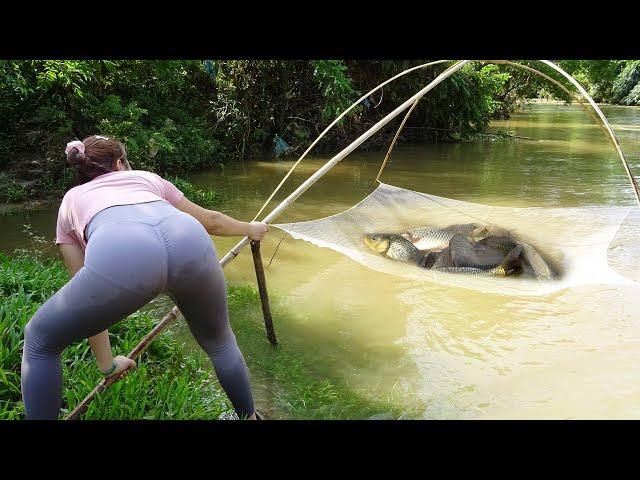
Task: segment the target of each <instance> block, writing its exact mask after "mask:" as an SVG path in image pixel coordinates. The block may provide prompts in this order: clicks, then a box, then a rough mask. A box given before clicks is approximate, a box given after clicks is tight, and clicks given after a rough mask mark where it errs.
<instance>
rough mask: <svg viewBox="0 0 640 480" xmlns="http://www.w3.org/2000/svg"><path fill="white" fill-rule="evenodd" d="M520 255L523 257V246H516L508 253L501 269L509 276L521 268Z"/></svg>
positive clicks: (501, 264)
mask: <svg viewBox="0 0 640 480" xmlns="http://www.w3.org/2000/svg"><path fill="white" fill-rule="evenodd" d="M520 255H522V245H516V246H515V247H513V248H512V249H511V251H510V252H509V253H507V256H506V257H504V260H503V261H502V263H500V265H499V267H500V268H503V269H504V271H505V272H506V274H507V275H511V274H512V273H514V272H516V271H517V270H519V269H520V268H521V265H520Z"/></svg>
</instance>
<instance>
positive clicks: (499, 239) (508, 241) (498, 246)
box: [477, 235, 518, 255]
mask: <svg viewBox="0 0 640 480" xmlns="http://www.w3.org/2000/svg"><path fill="white" fill-rule="evenodd" d="M477 243H478V245H484V246H487V247H490V248H493V249H494V250H497V251H498V252H500V253H502V254H503V255H506V254H507V253H509V252H510V251H511V250H512V249H513V248H515V246H516V245H517V244H518V242H516V241H515V240H514V239H513V238H511V237H508V236H503V235H500V236H498V235H491V236H488V237H485V238H483V239H481V240H478V242H477Z"/></svg>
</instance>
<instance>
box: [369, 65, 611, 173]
mask: <svg viewBox="0 0 640 480" xmlns="http://www.w3.org/2000/svg"><path fill="white" fill-rule="evenodd" d="M472 61H477V62H479V63H494V64H496V65H511V66H514V67H518V68H523V69H525V70H528V71H530V72H532V73H534V74H536V75H539V76H541V77H543V78H545V79H546V80H548V81H550V82H552V83H554V84H555V85H557V86H558V87H560V88H561V89H562V90H563V91H564V92H565V93H566V94H567V95H569V96H570V97H571V98H573V99H574V100H575V101H576V102H578V103H579V104H580V106H581V107H582V109H583V110H584V111H585V112H587V113H588V114H589V116H591V118H592V119H593V121H594V122H595V123H596V125H598V126H599V127H600V128H601V129H602V131H603V132H604V133H605V135H606V134H607V131H606V129H605V128H604V125H603V124H602V121H601V120H599V118H598V117H596V115H595V114H594V113H593V111H592V110H591V109H589V108H588V107H587V106H586V105H585V104H584V102H583V101H582V100H581V99H580V97H579V96H578V95H576V94H575V93H573V92H572V91H570V90H569V89H568V88H567V87H565V86H564V85H562V84H561V83H560V82H558V81H557V80H556V79H555V78H552V77H550V76H549V75H546V74H544V73H542V72H541V71H539V70H536V69H535V68H532V67H529V66H528V65H521V64H519V63H515V62H511V61H509V60H472ZM421 98H422V97H421ZM419 101H420V98H419V99H417V100H416V101H415V103H414V104H413V106H412V107H411V109H410V110H409V111H408V112H407V114H406V115H405V117H404V120H402V123H401V124H400V126H399V127H398V130H397V131H396V134H395V136H394V137H393V140H392V141H391V144H390V145H389V149H388V150H387V154H386V155H385V157H384V160H383V161H382V165H381V166H380V170H379V171H378V175H377V176H376V179H375V181H376V182H378V183H380V176H381V175H382V171H383V170H384V168H385V167H386V166H387V162H388V160H389V157H390V156H391V152H392V151H393V149H394V148H395V145H396V142H397V139H398V137H399V136H400V132H401V131H402V129H403V128H404V125H405V123H406V122H407V120H408V119H409V116H411V113H412V112H413V110H414V108H415V107H416V105H417V104H418V102H419Z"/></svg>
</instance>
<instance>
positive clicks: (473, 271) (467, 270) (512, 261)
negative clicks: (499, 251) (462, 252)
mask: <svg viewBox="0 0 640 480" xmlns="http://www.w3.org/2000/svg"><path fill="white" fill-rule="evenodd" d="M522 251H523V248H522V245H516V247H514V248H513V249H512V250H511V251H510V252H509V253H508V254H507V256H506V257H504V260H503V261H502V262H501V263H500V265H498V266H497V267H493V268H486V269H485V268H476V267H464V266H460V267H436V268H432V270H435V271H437V272H444V273H456V274H465V275H474V276H482V277H507V276H509V275H513V274H515V273H517V272H519V271H520V270H521V264H520V256H521V255H522Z"/></svg>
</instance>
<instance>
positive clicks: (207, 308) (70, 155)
mask: <svg viewBox="0 0 640 480" xmlns="http://www.w3.org/2000/svg"><path fill="white" fill-rule="evenodd" d="M65 152H66V154H67V160H68V162H69V163H70V164H71V165H72V166H73V168H74V169H75V171H76V176H77V179H78V183H79V185H78V186H76V187H74V188H72V189H71V190H69V191H68V192H67V193H66V195H65V196H64V198H63V199H62V204H61V205H60V210H59V212H58V223H57V228H56V237H57V238H56V244H57V245H59V247H60V252H61V254H62V257H63V259H64V262H65V264H66V265H67V267H68V269H69V272H70V274H71V276H72V278H71V280H70V281H69V283H67V284H66V285H65V286H64V287H62V288H61V289H60V290H59V291H58V292H57V293H56V294H55V295H53V296H52V297H51V298H50V299H49V300H47V302H45V303H44V305H42V307H40V309H39V310H38V311H37V312H36V314H35V315H34V316H33V318H32V319H31V320H30V321H29V323H28V324H27V326H26V328H25V334H24V335H25V339H24V350H23V356H22V395H23V399H24V404H25V410H26V416H27V419H57V418H58V413H59V411H60V407H61V404H62V365H61V360H60V355H61V353H62V352H63V351H64V349H65V348H66V347H67V346H68V345H69V344H71V343H72V342H75V341H78V340H82V339H84V338H88V339H89V345H90V346H91V349H92V350H93V352H94V355H95V357H96V361H97V364H98V368H99V369H100V370H101V372H102V373H103V374H104V375H105V376H113V375H118V374H120V373H122V372H123V371H125V370H126V369H127V368H129V367H135V362H134V361H133V360H130V359H128V358H126V357H124V356H121V355H118V356H116V357H115V358H113V356H112V353H111V345H110V344H109V336H108V331H107V329H108V328H109V327H110V326H111V325H113V324H115V323H116V322H118V321H119V320H121V319H123V318H125V317H126V316H128V315H129V314H131V313H133V312H135V311H136V310H138V309H139V308H140V307H142V306H143V305H145V304H146V303H148V302H149V301H150V300H152V299H153V298H155V297H156V296H157V295H158V294H159V293H163V292H164V293H167V294H168V295H169V296H171V298H172V299H173V300H174V301H175V303H176V305H177V306H178V308H180V311H181V312H182V314H183V315H184V317H185V319H186V321H187V324H188V325H189V328H190V330H191V332H192V334H193V336H194V337H195V338H196V340H197V341H198V343H199V344H200V346H201V347H202V348H203V349H204V350H205V352H206V353H207V354H208V356H209V358H211V361H212V362H213V365H214V368H215V371H216V375H217V377H218V379H219V380H220V384H221V385H222V388H223V389H224V390H225V392H226V393H227V395H228V397H229V399H230V400H231V403H232V404H233V407H234V409H235V411H236V413H237V414H238V416H239V417H240V418H250V419H256V415H255V410H254V406H253V398H252V393H251V387H250V385H249V377H248V372H247V367H246V364H245V361H244V357H243V356H242V353H241V352H240V350H239V348H238V345H237V343H236V339H235V336H234V334H233V332H232V331H231V327H230V325H229V317H228V312H227V298H226V286H225V280H224V276H223V274H222V269H221V267H220V264H219V262H218V259H217V257H216V252H215V250H214V247H213V244H212V242H211V237H209V235H221V236H234V235H238V236H248V237H249V238H250V239H252V240H258V241H259V240H262V238H263V237H264V235H265V233H266V232H267V230H268V227H267V225H266V224H264V223H261V222H252V223H246V222H241V221H238V220H235V219H233V218H231V217H228V216H226V215H223V214H222V213H219V212H215V211H212V210H206V209H204V208H202V207H199V206H198V205H196V204H194V203H192V202H190V201H189V200H187V199H186V198H185V197H184V195H183V193H182V192H181V191H180V190H178V189H177V188H176V187H175V186H174V185H173V184H172V183H170V182H168V181H167V180H164V179H162V178H161V177H159V176H158V175H156V174H154V173H151V172H146V171H141V170H132V169H131V167H130V166H129V163H128V161H127V154H126V152H125V149H124V145H122V143H120V142H118V141H117V140H114V139H111V138H107V137H103V136H96V135H94V136H91V137H88V138H86V139H85V140H83V141H82V142H80V141H74V142H70V143H69V144H67V148H66V151H65Z"/></svg>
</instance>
